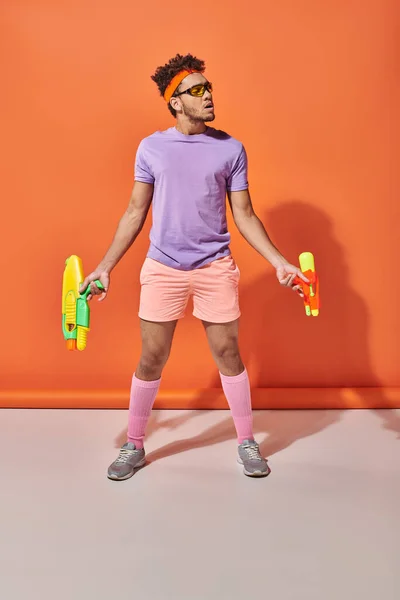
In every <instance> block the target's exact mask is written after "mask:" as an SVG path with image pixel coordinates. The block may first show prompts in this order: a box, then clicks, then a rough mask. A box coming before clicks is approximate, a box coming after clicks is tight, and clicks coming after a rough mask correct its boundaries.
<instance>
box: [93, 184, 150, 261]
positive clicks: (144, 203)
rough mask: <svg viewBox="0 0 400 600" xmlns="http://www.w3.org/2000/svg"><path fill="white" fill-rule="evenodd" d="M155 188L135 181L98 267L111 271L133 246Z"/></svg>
mask: <svg viewBox="0 0 400 600" xmlns="http://www.w3.org/2000/svg"><path fill="white" fill-rule="evenodd" d="M153 190H154V186H153V185H152V184H150V183H141V182H140V181H135V184H134V187H133V191H132V195H131V199H130V201H129V204H128V207H127V209H126V211H125V213H124V214H123V216H122V218H121V220H120V222H119V224H118V227H117V231H116V232H115V235H114V238H113V240H112V243H111V246H110V247H109V249H108V250H107V252H106V254H105V256H104V258H103V259H102V260H101V262H100V264H99V266H98V269H101V270H103V271H107V272H108V273H110V272H111V271H112V270H113V269H114V267H115V266H116V265H117V264H118V262H119V261H120V260H121V258H122V257H123V256H124V254H125V253H126V252H127V250H129V248H130V247H131V246H132V244H133V242H134V241H135V240H136V238H137V236H138V235H139V233H140V232H141V230H142V229H143V225H144V223H145V221H146V217H147V214H148V212H149V209H150V205H151V201H152V199H153Z"/></svg>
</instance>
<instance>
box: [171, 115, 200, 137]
mask: <svg viewBox="0 0 400 600" xmlns="http://www.w3.org/2000/svg"><path fill="white" fill-rule="evenodd" d="M175 127H176V129H177V130H178V131H179V133H183V134H184V135H199V134H200V133H205V132H206V131H207V125H206V124H205V123H204V122H203V121H189V120H186V119H185V120H184V121H183V120H181V119H179V120H178V121H177V122H176V125H175Z"/></svg>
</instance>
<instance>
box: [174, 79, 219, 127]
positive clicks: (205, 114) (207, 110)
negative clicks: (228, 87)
mask: <svg viewBox="0 0 400 600" xmlns="http://www.w3.org/2000/svg"><path fill="white" fill-rule="evenodd" d="M205 83H208V80H207V79H206V78H205V77H204V75H202V74H201V73H192V74H191V75H188V76H187V77H186V78H185V79H184V80H183V81H182V83H181V85H180V86H179V88H178V93H180V94H181V95H180V96H178V97H177V98H176V100H175V101H177V102H180V106H181V110H182V114H183V115H185V116H186V117H189V119H190V120H191V121H202V122H204V123H205V122H209V121H214V119H215V111H214V102H213V96H212V93H211V92H209V91H208V90H206V91H205V92H204V95H203V96H199V97H196V96H191V95H190V94H182V92H184V91H186V90H188V89H190V88H192V87H193V86H195V85H199V84H205ZM173 107H174V108H175V106H174V105H173Z"/></svg>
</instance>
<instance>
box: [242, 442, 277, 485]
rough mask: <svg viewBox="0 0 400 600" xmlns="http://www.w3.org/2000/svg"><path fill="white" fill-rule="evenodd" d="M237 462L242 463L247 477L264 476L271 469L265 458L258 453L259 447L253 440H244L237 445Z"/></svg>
mask: <svg viewBox="0 0 400 600" xmlns="http://www.w3.org/2000/svg"><path fill="white" fill-rule="evenodd" d="M238 454H239V456H238V463H240V464H241V465H243V467H244V468H243V471H244V474H245V475H248V476H249V477H266V476H267V475H269V474H270V472H271V469H270V468H269V466H268V463H267V461H266V459H265V458H263V457H262V456H261V454H260V448H259V446H258V444H257V442H255V441H254V440H244V442H243V443H242V444H240V446H239V447H238Z"/></svg>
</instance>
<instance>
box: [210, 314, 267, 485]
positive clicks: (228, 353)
mask: <svg viewBox="0 0 400 600" xmlns="http://www.w3.org/2000/svg"><path fill="white" fill-rule="evenodd" d="M203 324H204V327H205V330H206V333H207V338H208V343H209V345H210V349H211V352H212V355H213V357H214V360H215V362H216V364H217V367H218V369H219V372H220V377H221V382H222V387H223V390H224V393H225V396H226V399H227V401H228V404H229V407H230V409H231V413H232V417H233V421H234V424H235V428H236V433H237V438H238V444H239V462H240V463H241V464H243V465H244V472H245V474H246V475H249V476H253V477H260V476H263V475H264V476H265V475H268V474H269V472H270V470H269V467H268V464H267V461H266V460H265V459H263V458H262V457H261V455H260V452H259V448H258V445H257V443H256V442H255V441H254V436H253V417H252V407H251V392H250V383H249V377H248V374H247V371H246V368H245V366H244V365H243V362H242V359H241V357H240V351H239V342H238V336H239V320H236V321H232V322H230V323H210V322H207V321H203Z"/></svg>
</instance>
